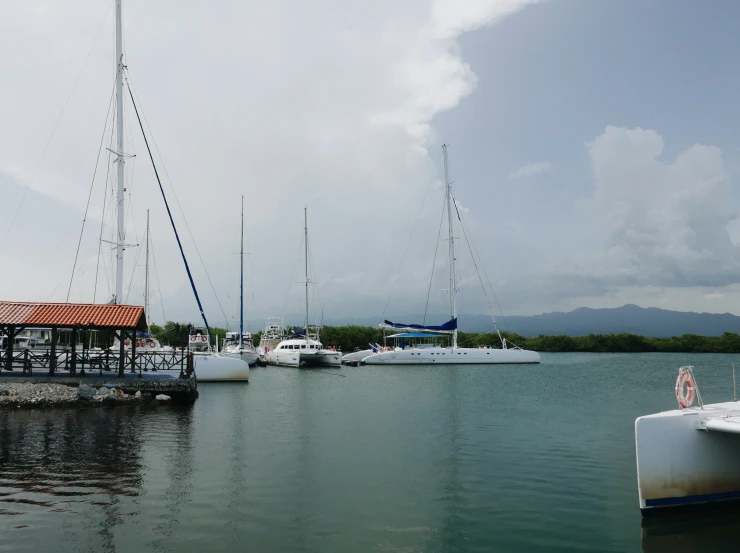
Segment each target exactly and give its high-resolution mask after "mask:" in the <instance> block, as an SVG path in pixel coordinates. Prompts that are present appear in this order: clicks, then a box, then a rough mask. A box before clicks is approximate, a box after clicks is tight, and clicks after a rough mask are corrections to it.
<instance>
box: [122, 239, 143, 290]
mask: <svg viewBox="0 0 740 553" xmlns="http://www.w3.org/2000/svg"><path fill="white" fill-rule="evenodd" d="M137 241H138V239H137ZM139 257H141V248H137V249H136V257H135V258H134V265H133V267H132V269H131V280H129V281H128V290H126V297H125V299H124V303H128V297H129V295H130V294H131V286H132V285H133V283H134V277H135V276H136V270H137V269H138V268H139Z"/></svg>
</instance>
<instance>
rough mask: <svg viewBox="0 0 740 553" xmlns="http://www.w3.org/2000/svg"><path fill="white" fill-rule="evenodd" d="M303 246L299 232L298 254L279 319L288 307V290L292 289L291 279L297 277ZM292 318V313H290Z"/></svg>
mask: <svg viewBox="0 0 740 553" xmlns="http://www.w3.org/2000/svg"><path fill="white" fill-rule="evenodd" d="M302 246H303V233H302V232H301V240H300V242H299V243H298V252H297V253H296V257H295V265H294V266H293V269H292V271H291V273H290V281H289V282H288V291H287V292H286V293H285V301H284V302H283V310H282V312H281V313H280V316H281V317H284V316H285V309H286V308H287V307H288V297H289V296H290V289H291V288H292V287H293V279H294V278H297V275H298V264H299V262H300V260H301V247H302ZM291 316H292V313H291Z"/></svg>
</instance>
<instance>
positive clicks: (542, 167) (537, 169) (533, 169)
mask: <svg viewBox="0 0 740 553" xmlns="http://www.w3.org/2000/svg"><path fill="white" fill-rule="evenodd" d="M552 169H553V164H552V163H550V162H548V161H537V162H534V163H527V164H526V165H523V166H521V167H520V168H519V169H517V170H516V171H513V172H511V173H509V178H512V179H524V178H528V177H534V176H536V175H539V174H541V173H546V172H548V171H551V170H552Z"/></svg>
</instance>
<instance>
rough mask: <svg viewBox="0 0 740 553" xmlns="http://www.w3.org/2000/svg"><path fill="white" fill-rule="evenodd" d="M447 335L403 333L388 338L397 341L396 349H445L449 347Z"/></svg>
mask: <svg viewBox="0 0 740 553" xmlns="http://www.w3.org/2000/svg"><path fill="white" fill-rule="evenodd" d="M446 337H447V335H446V334H433V333H431V332H401V333H400V334H392V335H390V336H388V338H392V339H393V340H395V341H396V347H399V348H401V349H406V348H411V347H412V348H443V347H446V346H447V339H446Z"/></svg>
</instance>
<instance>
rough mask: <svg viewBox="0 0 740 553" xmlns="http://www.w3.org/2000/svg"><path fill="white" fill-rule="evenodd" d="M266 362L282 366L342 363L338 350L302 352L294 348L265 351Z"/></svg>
mask: <svg viewBox="0 0 740 553" xmlns="http://www.w3.org/2000/svg"><path fill="white" fill-rule="evenodd" d="M266 357H267V362H268V363H270V364H271V365H281V366H283V367H306V368H309V367H334V366H336V367H339V366H341V365H342V354H341V353H340V352H330V353H308V354H307V353H302V352H301V351H296V350H275V351H268V352H267V355H266Z"/></svg>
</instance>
